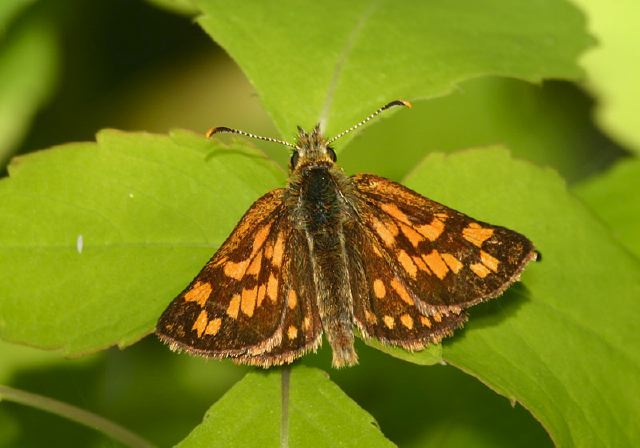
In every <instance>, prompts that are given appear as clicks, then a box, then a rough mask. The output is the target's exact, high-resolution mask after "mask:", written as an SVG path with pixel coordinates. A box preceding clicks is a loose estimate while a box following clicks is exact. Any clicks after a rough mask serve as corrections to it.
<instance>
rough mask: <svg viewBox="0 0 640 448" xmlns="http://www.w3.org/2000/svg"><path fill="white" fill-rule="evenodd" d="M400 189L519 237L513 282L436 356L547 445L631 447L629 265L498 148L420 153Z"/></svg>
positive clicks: (551, 179)
mask: <svg viewBox="0 0 640 448" xmlns="http://www.w3.org/2000/svg"><path fill="white" fill-rule="evenodd" d="M406 184H407V185H408V186H409V187H411V188H414V189H416V190H417V191H419V192H421V193H422V194H425V195H426V196H429V197H431V198H432V199H434V200H437V201H439V202H442V203H444V204H447V205H448V206H450V207H453V208H455V209H457V210H460V211H462V212H464V213H468V214H469V215H471V216H474V217H476V218H477V219H480V220H483V221H488V222H492V223H496V224H500V225H504V226H507V227H509V228H513V229H516V230H518V231H520V232H522V233H524V234H525V235H527V236H528V237H529V238H531V240H532V241H533V242H534V243H535V244H536V247H537V248H538V249H539V250H540V251H541V253H542V255H543V259H542V262H540V263H536V264H534V265H532V266H530V267H529V268H528V269H527V270H526V271H525V273H524V275H523V277H522V285H518V286H516V287H513V288H511V289H510V290H509V292H507V294H505V296H504V297H502V298H501V299H499V300H497V301H494V302H491V303H488V304H486V305H483V306H481V307H478V308H476V309H474V310H473V311H472V312H471V319H470V322H469V323H468V324H467V327H466V328H465V330H464V331H462V332H460V333H459V334H458V335H457V337H454V338H453V339H452V340H449V342H448V343H445V344H444V347H443V357H444V359H445V360H446V361H447V362H449V363H451V364H454V365H455V366H457V367H459V368H461V369H462V370H464V371H466V372H468V373H471V374H472V375H475V376H477V377H478V378H479V379H480V380H481V381H483V382H484V383H486V384H487V385H488V386H489V387H491V388H492V389H494V390H495V391H497V392H499V393H500V394H502V395H505V396H507V397H509V398H511V399H513V400H517V401H518V402H520V403H522V404H523V406H525V407H526V408H527V409H529V410H530V411H531V412H532V413H533V414H534V415H535V416H536V418H537V419H538V420H540V421H541V422H542V424H543V425H544V426H545V428H546V429H547V430H548V431H549V433H550V434H551V437H552V439H553V440H554V442H555V443H556V444H557V445H558V446H588V445H599V446H635V445H638V444H639V443H640V427H638V425H636V424H635V423H634V422H636V421H638V419H639V418H640V415H639V410H640V367H639V366H640V352H639V350H638V347H640V333H639V332H638V331H637V325H636V323H637V321H638V319H639V318H640V302H639V301H638V300H637V298H638V297H639V296H640V264H639V263H638V262H637V261H636V260H635V259H634V258H633V257H631V256H630V255H629V254H628V253H627V252H626V251H625V250H623V249H622V248H620V247H619V246H618V245H617V244H616V243H615V241H614V240H613V239H612V238H611V237H610V236H609V234H608V232H607V231H606V229H605V228H604V226H602V225H601V224H600V223H599V222H598V221H597V220H595V219H594V218H593V217H592V215H591V214H590V212H589V211H588V210H586V209H585V208H584V207H583V206H582V205H581V204H580V203H579V202H578V201H576V200H575V199H574V198H573V197H572V196H571V195H570V194H568V193H567V191H566V188H565V185H564V184H563V182H562V181H561V179H560V178H559V177H558V176H557V175H555V174H553V173H552V172H550V171H548V170H540V169H538V168H534V167H533V166H531V165H530V164H528V163H525V162H519V161H515V160H512V159H510V158H509V155H508V153H507V152H506V151H504V150H500V149H486V150H476V151H465V152H461V153H458V154H455V155H452V156H449V157H445V156H443V155H432V156H430V157H428V158H427V159H426V160H425V162H424V163H423V164H422V165H420V166H419V167H418V168H416V170H415V171H414V172H413V173H412V174H411V175H410V176H409V177H408V178H407V179H406Z"/></svg>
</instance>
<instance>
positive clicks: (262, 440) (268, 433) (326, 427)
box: [178, 366, 394, 448]
mask: <svg viewBox="0 0 640 448" xmlns="http://www.w3.org/2000/svg"><path fill="white" fill-rule="evenodd" d="M283 372H285V373H283ZM286 372H287V370H277V369H272V370H269V371H268V372H266V373H262V372H260V373H249V374H247V376H246V377H245V378H244V379H242V380H241V381H240V382H238V383H237V384H236V385H235V386H234V387H233V388H231V390H229V392H227V394H226V395H225V396H224V397H222V398H221V399H220V400H219V401H218V402H217V403H215V404H214V405H213V406H212V407H211V408H210V409H209V411H208V412H207V414H206V415H205V417H204V420H203V422H202V424H201V425H199V426H197V427H196V428H195V429H194V430H193V431H192V432H191V434H189V435H188V436H187V438H186V439H184V440H183V441H182V442H181V443H180V444H179V445H178V446H179V447H182V448H189V447H208V446H213V445H215V446H220V447H224V446H247V447H250V446H259V447H280V446H283V445H281V440H288V445H284V446H289V447H308V446H313V447H335V446H341V447H350V446H353V447H361V446H367V447H378V446H380V447H391V446H394V445H393V444H392V443H391V442H390V441H389V440H387V439H386V438H385V437H384V435H383V434H382V433H381V432H380V430H379V429H378V428H377V425H376V423H375V420H373V418H372V417H371V416H370V415H369V414H367V413H366V412H365V411H364V410H363V409H362V408H360V406H358V405H357V404H356V403H355V402H353V401H352V400H351V399H350V398H349V397H348V396H347V395H345V393H344V392H342V391H341V390H340V388H339V387H338V386H336V385H335V384H334V383H332V382H331V381H330V380H329V379H328V377H327V374H326V373H324V372H322V371H320V370H317V369H312V368H309V367H304V366H298V367H294V368H292V369H291V370H290V373H289V374H288V373H286ZM283 377H284V380H283ZM287 383H288V384H287ZM283 386H284V389H283ZM287 387H288V391H287ZM283 428H284V431H282V429H283ZM283 432H284V434H283Z"/></svg>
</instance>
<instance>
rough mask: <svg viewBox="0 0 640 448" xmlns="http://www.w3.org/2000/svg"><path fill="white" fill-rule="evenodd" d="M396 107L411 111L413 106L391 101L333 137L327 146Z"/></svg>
mask: <svg viewBox="0 0 640 448" xmlns="http://www.w3.org/2000/svg"><path fill="white" fill-rule="evenodd" d="M395 106H404V107H408V108H409V109H411V108H412V107H413V105H412V104H411V103H410V102H409V101H406V100H395V101H391V102H390V103H387V104H385V105H384V106H382V107H381V108H380V109H378V110H377V111H375V112H374V113H372V114H371V115H369V116H368V117H367V118H365V119H364V120H362V121H360V122H358V123H356V124H354V125H353V126H351V127H350V128H349V129H345V130H344V131H342V132H341V133H339V134H338V135H335V136H333V137H331V138H330V139H329V141H328V142H327V144H328V145H329V144H331V143H333V142H335V141H336V140H338V139H339V138H341V137H344V136H345V135H347V134H348V133H349V132H351V131H355V130H356V129H358V128H359V127H360V126H362V125H363V124H365V123H367V122H368V121H369V120H371V119H372V118H375V117H376V116H377V115H379V114H380V113H381V112H384V111H385V110H387V109H390V108H392V107H395Z"/></svg>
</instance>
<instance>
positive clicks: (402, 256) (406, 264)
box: [398, 250, 418, 279]
mask: <svg viewBox="0 0 640 448" xmlns="http://www.w3.org/2000/svg"><path fill="white" fill-rule="evenodd" d="M398 261H399V262H400V264H401V265H402V268H403V269H404V270H405V271H407V273H408V274H409V275H410V276H411V278H413V279H415V278H416V276H417V275H418V267H417V266H416V265H415V263H414V262H413V260H411V257H410V256H409V255H408V254H407V253H406V252H405V251H403V250H401V251H399V252H398Z"/></svg>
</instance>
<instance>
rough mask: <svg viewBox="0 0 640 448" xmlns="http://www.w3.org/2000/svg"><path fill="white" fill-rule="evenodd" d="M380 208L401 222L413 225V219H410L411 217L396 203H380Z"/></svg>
mask: <svg viewBox="0 0 640 448" xmlns="http://www.w3.org/2000/svg"><path fill="white" fill-rule="evenodd" d="M380 208H381V209H382V210H383V211H384V212H385V213H386V214H388V215H389V216H391V217H392V218H395V219H397V220H398V221H400V222H403V223H405V224H408V225H411V221H409V217H408V216H407V215H406V214H405V213H404V212H403V211H402V210H400V209H399V208H398V206H397V205H395V204H385V203H383V204H380Z"/></svg>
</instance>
